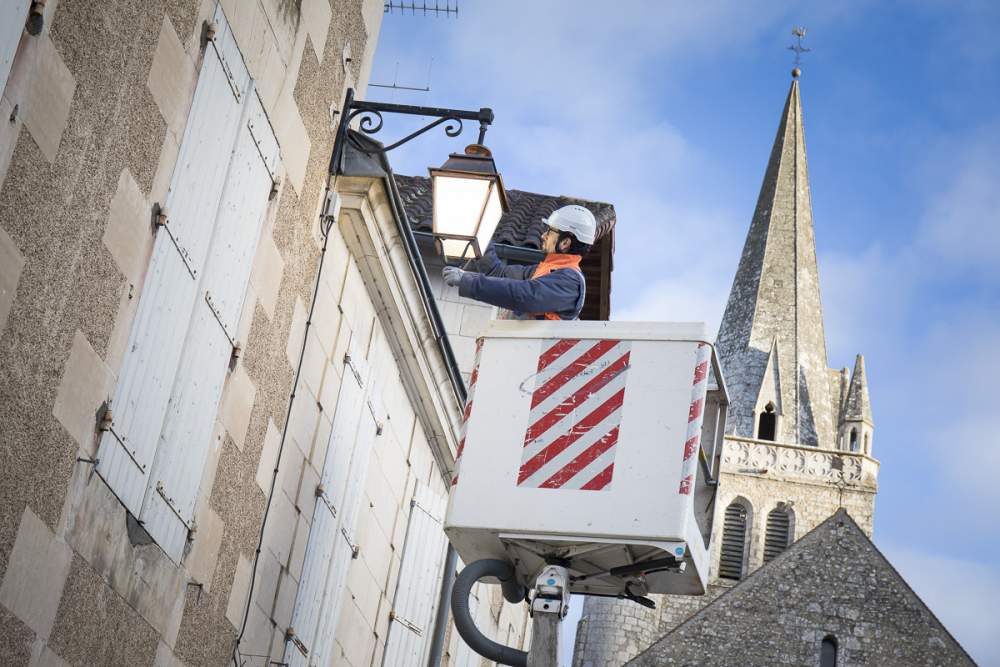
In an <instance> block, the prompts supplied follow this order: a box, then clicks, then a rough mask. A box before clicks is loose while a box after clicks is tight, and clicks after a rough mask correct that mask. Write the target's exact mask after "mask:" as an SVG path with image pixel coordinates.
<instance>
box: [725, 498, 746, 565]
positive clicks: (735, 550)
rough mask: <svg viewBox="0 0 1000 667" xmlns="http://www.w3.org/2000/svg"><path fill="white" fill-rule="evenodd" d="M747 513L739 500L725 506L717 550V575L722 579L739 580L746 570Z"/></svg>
mask: <svg viewBox="0 0 1000 667" xmlns="http://www.w3.org/2000/svg"><path fill="white" fill-rule="evenodd" d="M749 514H750V513H749V512H748V511H747V507H746V505H744V504H743V503H742V502H741V501H739V500H734V501H733V502H732V503H730V504H729V507H727V508H726V517H725V520H724V521H723V524H722V547H721V549H720V550H719V552H720V553H719V577H720V578H722V579H736V580H739V579H742V578H743V575H744V573H745V572H746V560H747V559H746V556H747V542H748V539H747V538H748V535H749V531H748V530H747V528H748V526H749V524H750V522H749V521H748V518H749Z"/></svg>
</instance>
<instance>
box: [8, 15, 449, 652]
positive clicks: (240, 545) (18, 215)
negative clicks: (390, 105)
mask: <svg viewBox="0 0 1000 667" xmlns="http://www.w3.org/2000/svg"><path fill="white" fill-rule="evenodd" d="M221 4H222V8H223V10H224V11H225V13H226V17H227V19H228V21H229V23H230V25H231V27H232V30H233V33H234V35H235V38H236V41H237V44H238V45H239V48H240V50H241V53H242V55H243V57H244V60H245V62H246V64H247V67H248V69H249V70H250V72H251V74H252V76H253V77H254V79H255V81H256V85H257V89H258V91H259V94H260V97H261V100H262V103H263V106H264V109H265V111H266V113H267V115H268V118H269V120H270V122H271V125H272V126H273V128H274V131H275V135H276V137H277V139H278V141H279V144H280V147H281V157H282V163H283V170H284V171H283V173H282V174H281V177H282V179H281V183H282V186H281V187H280V188H279V191H278V193H277V194H276V196H275V197H274V198H273V200H272V201H271V203H270V205H269V208H268V211H267V213H266V222H265V225H264V231H263V234H262V238H261V240H260V243H259V245H258V252H257V257H256V259H255V260H254V266H253V276H252V278H251V281H250V287H249V290H248V295H247V299H246V306H245V308H244V311H243V312H244V316H243V319H242V321H241V322H240V325H239V327H238V330H237V332H236V337H237V338H238V339H239V340H240V341H241V343H242V344H243V350H244V355H243V357H242V359H241V360H240V361H239V363H238V364H237V366H236V368H235V369H234V371H233V372H232V373H230V375H229V377H228V380H227V384H226V387H225V389H224V394H223V398H222V404H221V406H220V410H219V414H218V418H217V421H216V425H215V433H214V435H213V437H212V445H211V451H210V455H209V460H208V462H207V466H206V468H205V470H204V472H203V478H202V484H201V497H200V498H199V500H198V505H197V507H198V509H197V521H196V522H197V526H198V528H197V531H196V533H195V534H194V539H193V541H192V542H191V544H190V546H189V548H188V550H187V551H186V553H185V555H184V558H183V561H182V563H181V566H180V567H178V566H177V565H175V564H174V563H173V562H172V561H170V560H169V559H168V558H167V557H166V556H165V555H164V554H163V552H162V551H161V550H160V549H159V547H158V546H157V545H156V544H152V543H150V541H149V538H148V535H146V534H145V532H144V531H143V530H142V529H141V527H140V526H139V525H138V524H137V523H136V522H135V520H134V519H132V518H131V517H128V516H127V513H126V512H125V510H124V508H123V507H122V505H121V503H120V502H119V501H118V500H117V498H116V497H115V496H114V494H113V493H112V492H111V490H110V489H109V488H108V487H107V486H106V485H105V484H104V483H103V481H102V480H101V478H100V477H99V476H97V475H94V474H93V469H92V466H91V464H90V463H88V462H87V460H89V459H92V458H93V456H94V455H95V453H96V439H95V430H96V426H97V420H98V416H99V413H100V410H101V406H102V405H103V403H104V402H105V401H106V400H107V399H108V398H109V396H110V394H111V392H112V389H113V387H114V385H115V383H116V379H117V373H118V371H119V369H120V368H121V364H122V359H123V357H124V355H125V347H126V343H127V340H128V335H129V331H130V329H131V326H132V322H133V318H134V315H135V310H136V304H137V303H138V298H139V296H140V295H141V293H142V289H143V283H144V279H145V275H146V270H147V267H148V263H149V257H150V252H151V248H152V239H153V226H152V224H151V222H152V218H153V213H154V210H155V205H156V204H157V203H161V202H163V201H164V199H165V197H166V193H167V190H168V187H169V185H170V178H171V174H172V173H173V170H174V167H175V164H176V161H177V156H178V151H179V147H180V145H181V143H182V141H183V137H184V130H185V124H186V120H187V115H188V110H189V107H190V104H191V99H192V96H193V93H194V89H195V86H196V84H197V77H198V72H199V69H200V65H201V61H202V57H203V53H204V51H203V46H204V42H203V35H204V30H205V22H206V21H207V20H208V19H209V18H210V17H211V16H212V15H213V13H214V12H215V10H216V6H217V3H216V2H215V1H214V0H150V1H146V0H143V1H142V2H139V1H132V0H116V1H115V2H102V3H86V2H69V1H68V0H63V1H61V2H60V1H56V0H49V2H48V3H47V4H46V7H45V24H44V26H45V27H44V29H43V31H42V33H41V34H40V35H39V36H37V37H32V36H28V35H27V34H25V35H24V36H23V37H22V38H21V44H20V46H19V50H18V54H17V57H16V59H15V63H14V69H13V72H12V75H11V78H10V80H9V82H8V85H7V87H6V88H5V90H4V91H3V96H2V98H0V100H2V101H0V105H2V107H3V113H2V115H3V118H4V119H5V122H4V123H2V124H0V417H2V418H3V419H4V422H5V424H6V428H5V429H4V432H3V435H0V450H2V456H3V460H4V461H5V467H4V470H3V472H2V473H0V617H2V618H3V622H2V623H0V663H3V664H5V665H7V664H9V665H25V664H29V663H30V664H77V665H96V664H128V665H148V664H154V663H155V664H157V665H177V664H187V665H202V664H204V665H221V664H226V663H227V662H228V661H229V659H230V655H231V652H232V649H233V645H234V642H235V639H236V636H237V634H238V632H239V628H240V627H241V625H242V616H243V612H244V608H245V603H246V601H247V599H248V598H251V594H250V591H249V578H250V570H251V565H250V564H251V563H252V560H253V557H254V551H255V549H256V547H257V541H258V534H259V531H260V528H261V520H262V516H263V511H264V506H265V503H266V496H267V491H268V490H269V489H270V485H271V478H272V476H273V471H274V468H275V467H277V468H278V470H279V473H278V479H277V481H276V495H275V500H274V501H273V503H272V511H273V512H274V514H273V518H272V520H270V521H269V523H268V529H267V531H266V532H265V540H264V544H263V549H262V553H261V562H260V565H259V567H258V574H257V583H256V584H255V586H254V592H253V594H252V604H251V607H250V613H249V620H248V624H247V632H246V634H245V639H244V641H245V642H246V644H245V646H247V647H250V646H252V648H253V651H252V652H253V653H255V654H257V655H262V656H268V655H271V656H277V655H279V654H280V652H281V650H282V647H281V646H280V645H281V644H283V638H284V631H285V627H287V620H286V619H287V618H288V616H289V615H290V613H291V603H292V601H293V600H294V594H295V586H296V580H295V579H296V576H297V572H298V569H299V568H300V567H301V559H302V555H303V548H304V539H305V535H306V534H307V529H308V517H307V516H306V514H307V513H306V512H303V498H304V497H306V496H307V495H309V494H310V493H311V491H310V485H312V481H311V480H314V479H315V477H316V475H317V463H316V458H315V457H314V445H315V443H316V442H321V441H323V440H324V433H328V432H329V428H330V419H331V417H332V405H333V402H334V401H336V395H335V393H334V392H333V389H331V388H333V387H336V386H338V383H337V382H336V380H337V378H338V375H337V374H338V373H339V372H340V371H339V370H338V366H337V365H336V364H334V363H332V362H331V361H330V360H332V359H336V358H338V356H339V357H341V358H342V355H343V349H344V345H346V341H347V340H348V339H349V338H352V339H357V341H358V343H359V344H361V343H362V342H363V344H364V350H365V351H366V352H367V353H370V354H371V355H372V356H373V357H375V356H379V355H382V356H384V355H385V353H386V348H385V343H384V340H382V341H381V342H380V338H379V336H380V334H379V331H378V327H377V324H376V317H375V313H374V310H373V309H372V307H371V304H370V303H367V304H366V303H365V298H366V294H365V290H364V286H363V285H359V284H358V277H357V275H356V274H357V271H356V268H355V269H353V270H352V267H351V265H350V262H349V258H348V255H347V252H346V250H345V249H344V248H343V242H342V241H340V243H339V246H338V245H337V242H336V241H334V242H332V245H331V248H332V250H331V252H330V255H329V256H328V259H327V266H326V271H328V274H327V275H328V276H329V277H328V279H327V280H326V282H325V283H324V285H323V290H324V291H323V293H322V295H321V298H322V299H323V305H322V306H319V307H317V318H316V321H315V322H314V324H315V327H316V330H317V331H318V332H319V335H317V336H314V337H313V342H312V344H311V346H310V347H309V348H308V349H307V350H306V356H307V359H308V362H309V363H308V364H307V365H308V368H309V372H308V373H306V374H305V375H304V376H303V381H302V382H301V383H300V392H302V393H301V394H300V395H301V396H302V400H300V401H297V403H296V408H297V410H296V411H293V414H292V417H291V421H290V422H289V425H288V427H289V428H288V430H289V433H290V436H289V438H288V440H287V441H286V446H285V448H284V450H283V452H282V457H281V460H280V461H278V462H277V466H276V465H275V462H276V460H277V444H276V443H277V441H278V440H279V435H280V432H281V430H282V429H283V427H284V425H285V418H286V416H285V410H286V407H287V404H288V396H289V392H290V389H291V383H292V378H293V370H294V366H295V364H296V363H297V357H298V348H299V346H301V342H302V340H303V335H302V332H303V330H304V326H305V313H306V312H307V308H308V306H309V304H310V303H311V300H312V286H313V283H314V280H315V274H316V269H317V261H318V258H319V249H320V244H319V239H318V234H317V233H316V222H315V221H316V219H317V214H318V211H319V206H320V203H321V201H320V200H321V197H322V191H323V186H324V183H325V174H326V167H327V161H328V157H329V152H330V148H331V147H332V143H333V128H332V124H331V119H330V109H331V106H333V107H336V106H339V104H340V102H341V100H342V99H343V93H344V90H345V89H346V87H348V86H352V85H353V86H356V87H358V88H360V89H361V90H362V91H363V90H364V87H365V83H366V81H367V77H368V72H369V71H370V67H371V58H372V54H373V53H374V48H375V44H376V42H377V35H378V30H379V26H380V21H381V17H382V7H381V3H380V2H377V0H352V1H350V2H330V1H329V0H295V1H289V2H286V1H284V0H260V1H259V2H243V1H242V0H223V1H222V3H221ZM345 54H348V56H350V54H353V56H351V57H350V58H349V59H348V56H345ZM15 108H16V112H15V111H14V110H15ZM8 118H11V119H12V120H11V121H10V122H6V119H8ZM390 357H391V355H390ZM324 359H325V360H326V362H325V363H324ZM389 377H392V375H391V374H390V375H389ZM397 385H398V380H397V382H396V385H392V383H387V386H386V389H385V392H384V403H385V405H386V411H387V412H388V411H390V410H391V415H392V419H391V420H390V421H391V425H390V428H389V429H387V430H388V431H389V433H387V437H386V439H385V441H384V442H386V443H388V444H387V446H386V447H385V448H384V449H382V450H380V451H379V453H378V455H377V457H375V458H377V459H378V461H377V462H376V463H375V465H373V466H372V474H371V476H370V477H369V480H368V483H367V485H366V489H365V494H366V496H365V497H366V500H367V501H368V502H367V503H366V505H365V507H366V508H367V510H368V511H367V512H366V513H362V518H361V520H360V524H361V526H362V528H363V530H364V531H365V532H366V534H367V535H370V536H371V539H370V540H369V542H370V543H371V544H372V545H373V548H372V549H371V550H370V551H368V552H367V553H366V552H365V551H364V550H362V552H361V554H359V558H358V560H357V561H355V564H356V566H357V567H358V568H367V569H368V571H369V574H367V575H365V576H367V578H368V579H369V580H370V581H374V582H376V583H377V585H376V586H375V588H374V589H372V588H371V587H368V588H364V587H365V586H367V584H366V583H364V582H365V576H362V574H364V573H359V574H352V579H351V581H352V582H353V583H351V584H349V588H350V587H353V588H352V591H353V594H355V595H358V594H359V593H358V591H360V590H362V589H364V598H365V600H366V602H365V605H366V606H365V608H364V609H361V608H360V607H356V608H351V609H350V610H348V611H345V613H344V614H343V615H342V619H343V623H342V625H343V626H344V628H353V627H354V626H356V625H357V623H356V620H355V619H356V618H358V617H364V623H365V627H367V628H369V630H368V631H366V632H365V633H357V632H353V630H346V629H345V630H343V631H342V633H341V634H342V636H343V637H346V638H349V639H345V640H344V645H343V647H342V648H343V651H342V652H343V655H344V656H345V657H344V660H345V661H346V663H347V664H365V665H368V664H369V663H370V662H371V661H372V660H374V659H376V658H375V656H376V653H377V651H379V650H380V649H379V639H378V637H379V630H378V629H377V628H383V629H384V627H385V624H386V615H387V612H386V610H385V602H384V599H385V597H386V594H387V593H386V591H389V593H390V594H391V591H392V588H391V586H392V584H393V583H394V579H393V578H392V577H391V576H389V572H390V570H391V569H392V567H393V565H392V559H391V558H390V557H389V555H390V554H391V553H392V551H393V549H392V548H391V545H392V544H394V543H398V542H399V540H400V536H399V526H400V525H402V526H404V527H405V518H406V515H407V512H408V508H409V496H408V494H411V493H412V486H413V484H414V483H415V480H416V479H418V478H419V479H422V480H424V481H426V482H427V483H434V482H433V480H437V482H436V483H438V484H439V485H441V488H440V490H441V491H442V492H443V482H441V480H440V478H441V476H440V474H438V473H436V472H435V471H434V470H433V468H434V463H433V459H432V457H431V455H430V453H429V450H428V447H427V445H426V442H424V441H423V440H422V439H421V437H422V436H421V434H420V431H419V429H418V428H415V427H414V420H413V417H412V409H411V408H410V407H409V406H408V405H406V401H405V400H402V401H401V400H400V398H399V396H400V395H401V392H402V390H401V387H399V386H397ZM307 398H308V400H306V399H307ZM324 410H325V411H324ZM313 486H314V485H313ZM375 513H378V514H377V517H376V516H375ZM376 544H378V545H380V546H379V547H378V549H376V548H374V545H376ZM383 547H385V548H383ZM396 560H397V561H398V558H397V559H396ZM376 561H377V563H376ZM395 567H396V569H397V570H398V562H397V563H396V565H395ZM372 591H374V592H372ZM371 601H374V603H375V605H376V607H377V608H378V611H377V612H373V611H371ZM352 624H354V625H352ZM381 636H382V637H383V642H384V630H382V632H381ZM355 637H356V638H357V641H356V642H355ZM247 652H248V653H250V652H251V651H247ZM346 656H349V657H346ZM255 660H256V661H257V662H256V663H253V662H250V663H248V664H264V662H262V661H261V658H255Z"/></svg>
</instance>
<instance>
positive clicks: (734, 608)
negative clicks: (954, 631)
mask: <svg viewBox="0 0 1000 667" xmlns="http://www.w3.org/2000/svg"><path fill="white" fill-rule="evenodd" d="M828 635H833V636H834V637H835V639H836V640H837V642H838V660H837V664H845V665H906V666H907V667H911V666H913V667H916V666H920V667H932V666H937V665H948V666H949V667H951V666H956V667H957V666H959V665H961V666H969V667H975V662H974V661H973V660H972V658H971V657H970V656H969V655H968V653H966V652H965V649H964V648H962V646H961V644H959V643H958V641H956V639H955V638H954V637H953V636H952V635H951V633H949V632H948V630H947V629H946V628H945V627H944V626H943V625H942V624H941V622H940V621H939V620H938V618H937V617H936V616H935V615H934V613H933V612H932V611H931V610H930V609H929V608H928V607H927V605H926V604H925V603H924V602H923V601H922V600H921V599H920V598H919V597H918V596H917V594H916V593H915V592H914V591H913V589H912V588H911V587H910V585H909V584H908V583H907V582H906V580H905V579H903V577H902V576H900V574H899V572H897V571H896V569H895V568H894V567H893V566H892V564H891V563H890V562H889V561H888V559H886V557H885V556H884V555H883V554H882V552H881V551H879V550H878V548H877V547H876V546H875V544H873V543H872V541H871V540H870V539H869V538H868V536H867V535H865V532H864V531H863V530H862V529H861V527H860V526H858V524H857V523H855V521H854V519H853V518H852V517H851V516H850V514H849V513H848V512H847V511H846V510H845V509H843V508H841V509H839V510H837V512H835V513H834V514H833V515H832V516H830V517H829V518H828V519H827V520H826V521H824V522H823V523H821V524H819V525H818V526H817V527H816V528H814V529H813V530H811V531H810V532H808V533H806V534H805V535H804V536H803V537H802V538H801V539H799V540H798V541H797V542H795V544H793V545H792V546H790V547H789V548H788V549H787V550H785V551H784V552H783V553H782V554H780V555H779V556H778V557H777V558H775V559H774V560H772V561H770V562H769V563H765V564H764V565H763V566H762V567H760V568H758V569H757V570H756V571H755V572H754V573H753V574H751V575H750V576H749V577H747V578H746V579H744V580H743V581H741V582H740V583H739V584H737V585H736V586H733V587H732V588H730V589H728V590H727V591H725V592H724V593H722V594H721V595H719V596H718V597H717V598H715V599H714V600H713V601H712V602H710V603H709V604H707V605H706V606H705V607H703V608H702V609H701V610H700V611H698V612H696V613H695V614H693V615H692V616H690V617H689V618H688V619H687V620H686V621H684V622H683V623H681V624H680V625H678V626H677V627H675V628H674V629H673V630H671V631H670V632H668V633H667V634H666V635H664V636H663V637H661V638H660V639H659V640H658V641H657V642H655V643H654V644H653V645H652V646H650V647H649V648H648V649H647V650H646V651H644V652H643V653H641V654H639V655H638V656H637V657H636V658H635V659H633V660H632V661H631V662H629V663H628V665H629V666H630V667H667V666H669V665H676V666H678V667H680V666H681V665H768V666H770V665H778V664H782V665H791V664H795V665H803V664H805V665H809V664H813V665H815V664H819V653H820V642H821V640H822V639H823V637H824V636H828Z"/></svg>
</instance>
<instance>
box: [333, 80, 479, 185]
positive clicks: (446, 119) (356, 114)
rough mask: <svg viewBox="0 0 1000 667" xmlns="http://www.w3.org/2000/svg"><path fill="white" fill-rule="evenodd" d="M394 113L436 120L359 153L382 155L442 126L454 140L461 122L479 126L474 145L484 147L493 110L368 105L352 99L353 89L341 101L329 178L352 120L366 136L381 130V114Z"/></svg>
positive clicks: (371, 103) (334, 171) (370, 103)
mask: <svg viewBox="0 0 1000 667" xmlns="http://www.w3.org/2000/svg"><path fill="white" fill-rule="evenodd" d="M384 113H393V114H402V115H406V116H433V117H434V118H435V120H433V121H431V122H430V123H428V124H426V125H424V126H423V127H421V128H420V129H418V130H416V131H414V132H411V133H410V134H408V135H406V136H405V137H403V138H402V139H400V140H398V141H395V142H393V143H391V144H388V145H385V146H383V147H382V148H373V147H364V148H361V147H360V146H357V148H359V149H360V150H363V151H364V152H365V153H368V154H385V153H388V152H389V151H391V150H395V149H396V148H399V147H400V146H402V145H403V144H405V143H408V142H409V141H410V140H412V139H415V138H416V137H419V136H420V135H422V134H424V133H425V132H428V131H429V130H432V129H434V128H435V127H437V126H438V125H442V124H443V125H444V133H445V134H446V135H447V136H449V137H457V136H459V135H460V134H462V130H463V129H464V126H463V124H462V121H464V120H469V121H477V122H478V123H479V137H478V139H477V140H476V143H479V144H481V143H483V141H484V140H485V138H486V130H487V128H488V127H489V126H490V125H491V124H492V123H493V110H492V109H489V108H482V109H479V110H478V111H466V110H463V109H447V108H441V107H421V106H411V105H408V104H390V103H387V102H371V101H368V100H355V99H354V89H353V88H351V89H348V91H347V96H346V98H345V99H344V106H343V107H342V111H341V116H340V124H339V126H338V128H337V137H336V139H335V141H334V147H333V155H332V156H331V160H330V173H331V175H334V174H336V170H337V167H338V165H339V163H340V155H341V153H342V152H343V150H344V149H343V145H344V141H345V140H346V139H347V130H348V128H349V127H350V124H351V121H353V120H354V119H355V118H360V120H359V122H358V129H359V130H360V131H361V132H362V133H364V134H367V135H373V134H377V133H378V132H379V131H381V129H382V125H383V118H382V114H384Z"/></svg>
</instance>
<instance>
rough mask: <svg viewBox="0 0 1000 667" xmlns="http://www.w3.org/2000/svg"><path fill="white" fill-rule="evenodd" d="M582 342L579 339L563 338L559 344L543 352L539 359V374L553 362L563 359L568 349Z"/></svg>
mask: <svg viewBox="0 0 1000 667" xmlns="http://www.w3.org/2000/svg"><path fill="white" fill-rule="evenodd" d="M579 342H580V339H579V338H563V339H562V340H560V341H559V342H558V343H556V344H555V345H553V346H552V347H550V348H549V349H547V350H545V352H542V354H541V356H539V357H538V372H539V373H541V372H542V371H543V370H545V369H546V368H547V367H548V366H549V365H550V364H551V363H552V362H553V361H555V360H556V359H558V358H559V357H561V356H562V355H563V354H564V353H565V352H566V351H567V350H568V349H570V348H571V347H573V346H574V345H576V344H577V343H579Z"/></svg>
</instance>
